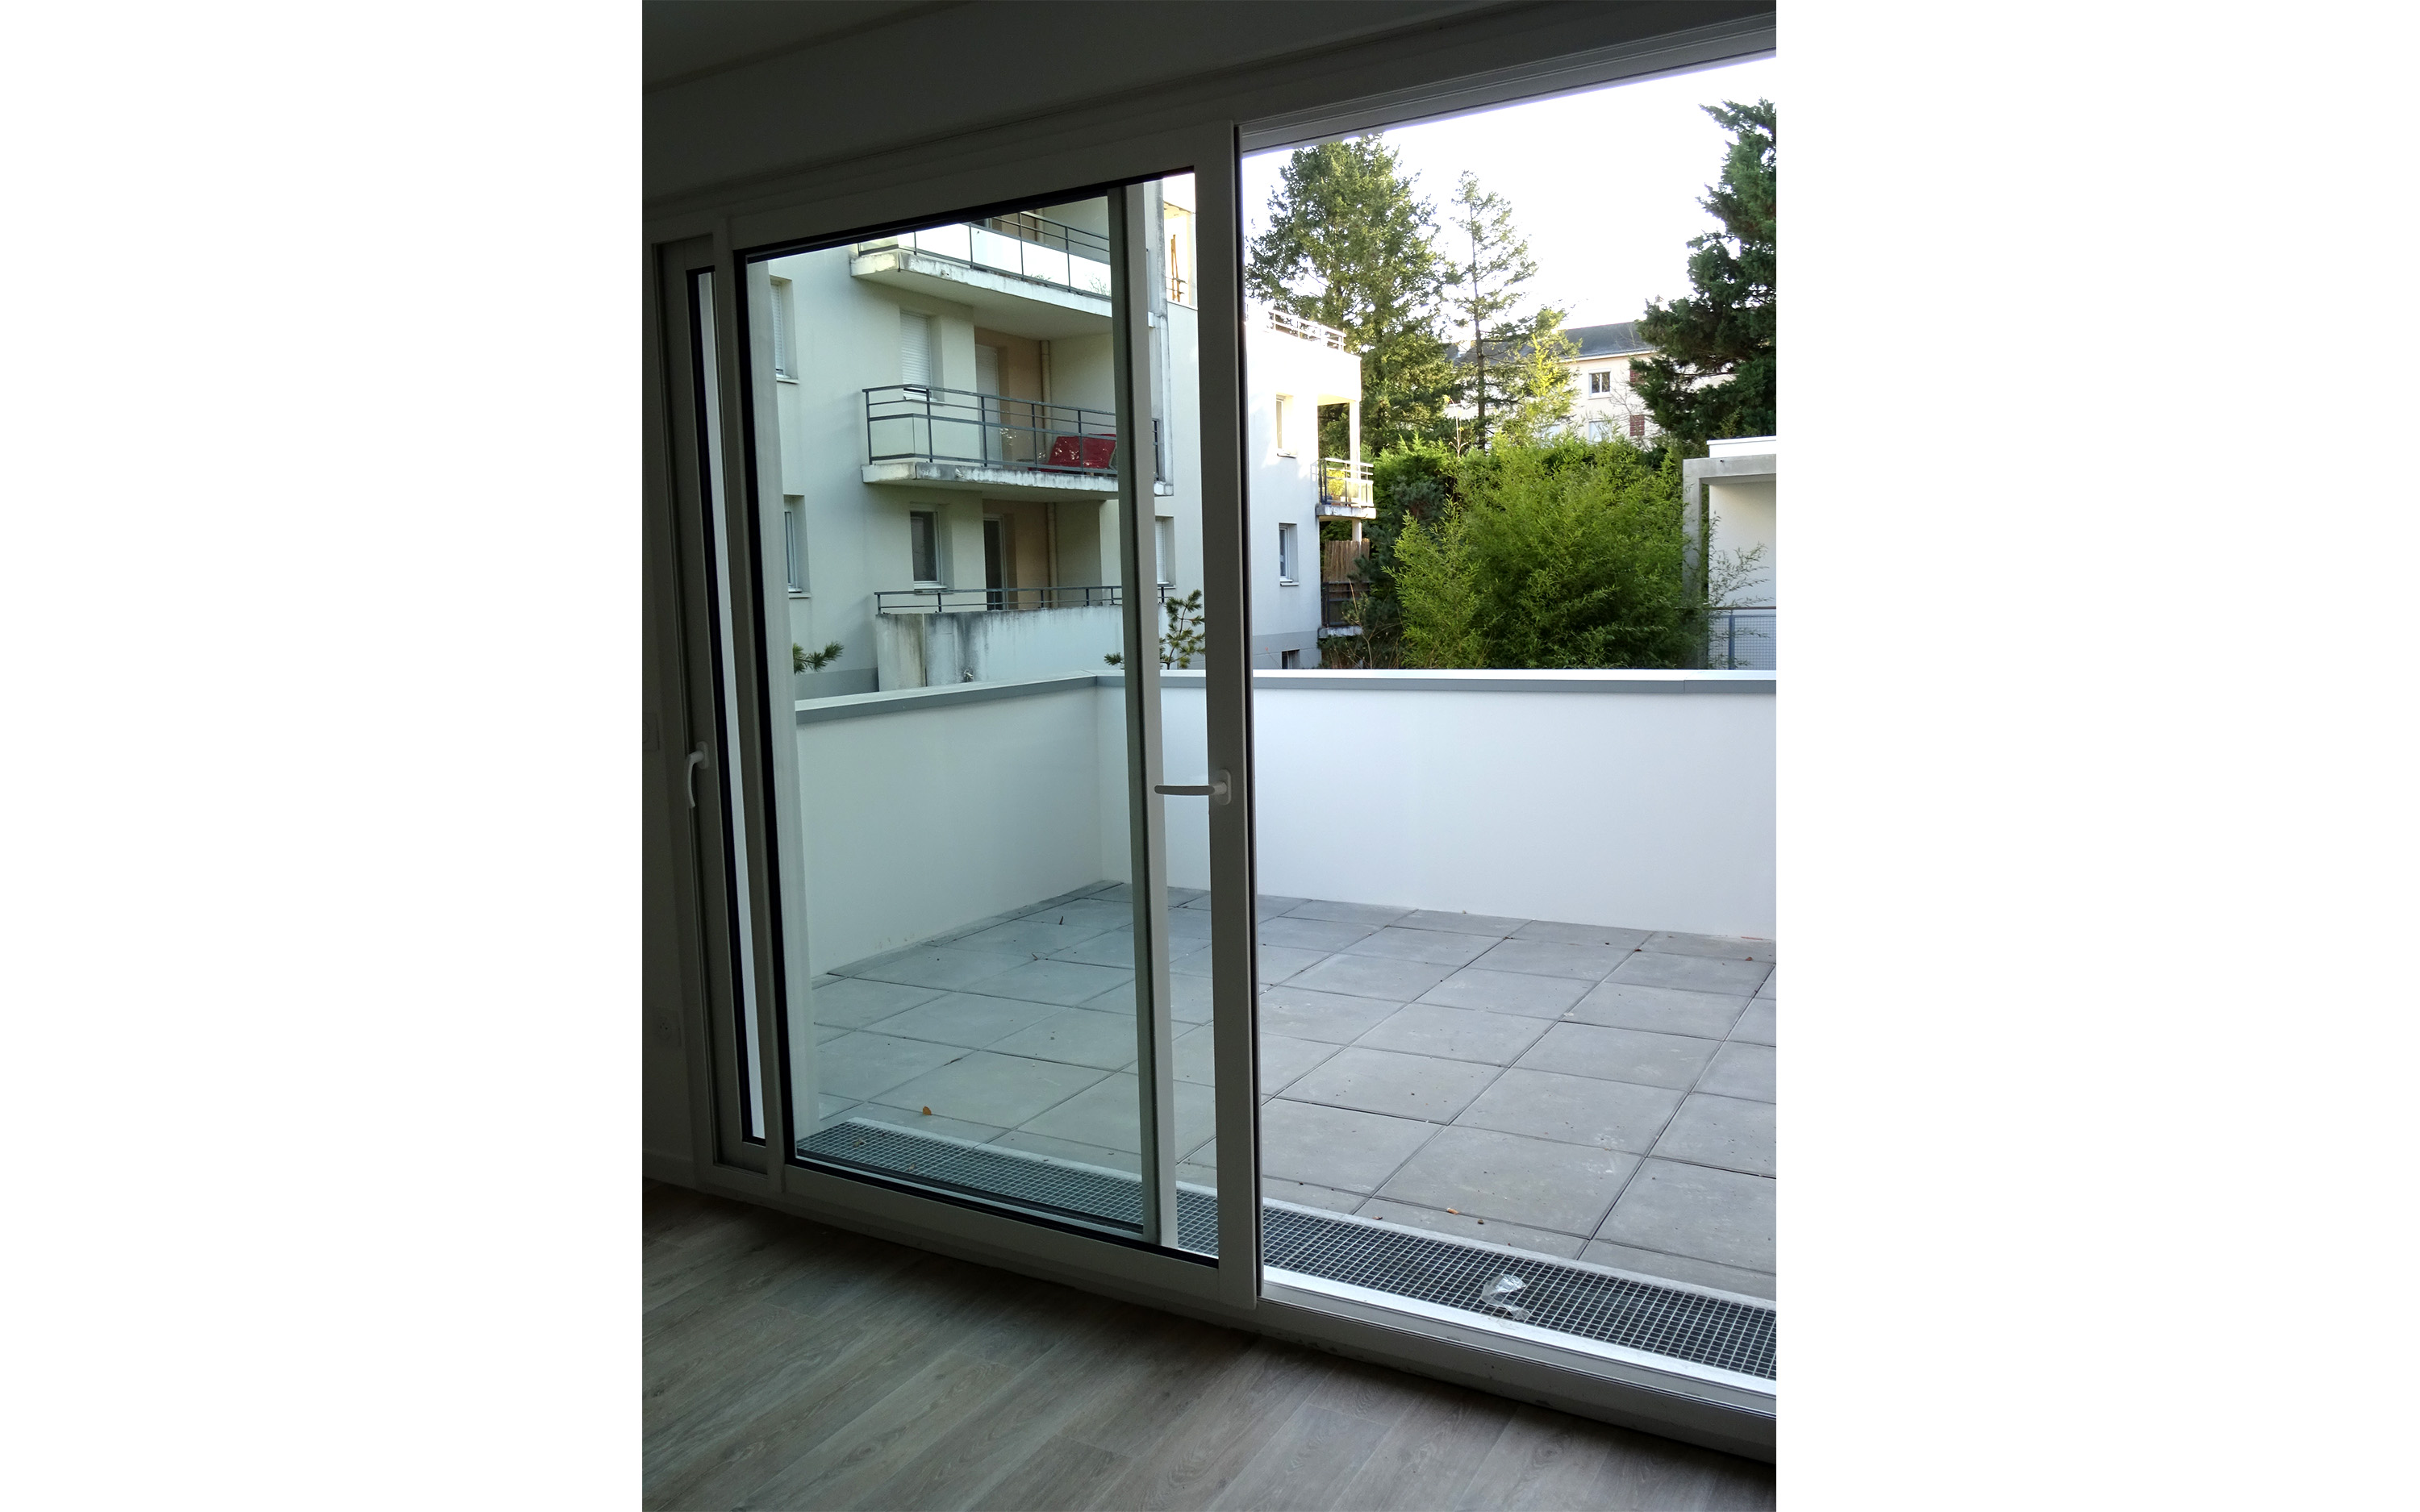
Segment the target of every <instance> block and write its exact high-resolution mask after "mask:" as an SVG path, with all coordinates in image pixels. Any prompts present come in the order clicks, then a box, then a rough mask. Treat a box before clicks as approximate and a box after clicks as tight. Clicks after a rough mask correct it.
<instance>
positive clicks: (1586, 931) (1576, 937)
mask: <svg viewBox="0 0 2420 1512" xmlns="http://www.w3.org/2000/svg"><path fill="white" fill-rule="evenodd" d="M1512 933H1513V937H1514V938H1516V939H1523V940H1544V941H1545V942H1547V943H1549V944H1552V945H1598V946H1606V947H1609V948H1610V949H1616V950H1628V949H1634V948H1636V947H1637V946H1639V945H1642V944H1644V943H1646V940H1647V936H1648V935H1649V934H1651V933H1653V931H1652V930H1643V929H1617V928H1615V927H1614V926H1613V925H1611V924H1561V923H1557V922H1555V921H1554V920H1552V919H1544V918H1541V919H1536V920H1533V921H1531V922H1529V923H1527V924H1524V925H1522V926H1521V927H1520V928H1519V929H1517V930H1514V931H1513V932H1512Z"/></svg>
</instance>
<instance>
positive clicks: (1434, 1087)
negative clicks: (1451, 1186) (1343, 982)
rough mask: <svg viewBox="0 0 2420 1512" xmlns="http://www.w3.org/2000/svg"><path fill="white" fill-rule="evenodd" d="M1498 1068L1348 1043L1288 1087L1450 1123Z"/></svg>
mask: <svg viewBox="0 0 2420 1512" xmlns="http://www.w3.org/2000/svg"><path fill="white" fill-rule="evenodd" d="M1499 1073H1500V1072H1499V1069H1498V1068H1497V1067H1495V1066H1488V1065H1479V1064H1474V1063H1473V1062H1470V1061H1467V1060H1445V1059H1441V1058H1439V1057H1435V1056H1411V1055H1404V1054H1403V1053H1402V1052H1400V1051H1394V1050H1367V1049H1364V1048H1362V1047H1361V1046H1359V1045H1351V1046H1347V1047H1346V1048H1344V1049H1342V1050H1339V1051H1338V1052H1336V1054H1335V1055H1333V1056H1330V1057H1328V1058H1327V1059H1326V1060H1325V1061H1322V1062H1321V1063H1320V1065H1319V1067H1318V1068H1317V1069H1316V1070H1314V1071H1312V1072H1310V1073H1309V1074H1307V1075H1305V1076H1303V1077H1302V1078H1301V1079H1300V1080H1298V1081H1296V1082H1295V1084H1294V1085H1293V1086H1291V1087H1289V1088H1286V1089H1285V1096H1286V1097H1287V1098H1289V1099H1291V1100H1292V1101H1294V1102H1296V1103H1326V1104H1327V1105H1328V1106H1330V1107H1340V1108H1356V1109H1358V1110H1360V1111H1361V1112H1363V1113H1385V1114H1388V1115H1390V1116H1392V1117H1394V1118H1398V1119H1427V1120H1428V1121H1429V1122H1431V1123H1446V1122H1449V1121H1450V1120H1451V1119H1452V1118H1453V1116H1454V1115H1455V1114H1457V1113H1460V1112H1461V1111H1462V1110H1463V1109H1464V1108H1466V1107H1468V1106H1469V1105H1470V1100H1471V1099H1472V1098H1475V1097H1477V1096H1478V1095H1479V1094H1480V1093H1481V1092H1482V1091H1485V1090H1486V1089H1487V1086H1488V1084H1489V1083H1490V1082H1493V1081H1494V1080H1496V1078H1497V1075H1498V1074H1499Z"/></svg>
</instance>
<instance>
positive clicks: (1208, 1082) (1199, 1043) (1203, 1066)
mask: <svg viewBox="0 0 2420 1512" xmlns="http://www.w3.org/2000/svg"><path fill="white" fill-rule="evenodd" d="M1175 1029H1176V1079H1177V1080H1178V1081H1180V1082H1198V1083H1200V1084H1201V1085H1202V1086H1203V1087H1216V1086H1217V1085H1218V1037H1217V1036H1216V1035H1214V1034H1212V1033H1211V1032H1210V1026H1208V1025H1207V1024H1197V1025H1190V1026H1187V1025H1185V1024H1178V1025H1176V1026H1175ZM1140 1058H1141V1057H1139V1056H1135V1055H1128V1056H1127V1057H1126V1058H1125V1066H1124V1067H1123V1068H1122V1069H1124V1070H1126V1071H1132V1070H1134V1068H1135V1062H1136V1061H1137V1060H1139V1059H1140Z"/></svg>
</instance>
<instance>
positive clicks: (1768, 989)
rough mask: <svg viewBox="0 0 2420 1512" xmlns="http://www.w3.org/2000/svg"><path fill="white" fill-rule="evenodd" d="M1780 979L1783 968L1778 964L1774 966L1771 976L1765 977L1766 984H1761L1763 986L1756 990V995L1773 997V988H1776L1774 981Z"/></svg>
mask: <svg viewBox="0 0 2420 1512" xmlns="http://www.w3.org/2000/svg"><path fill="white" fill-rule="evenodd" d="M1779 980H1781V968H1780V967H1779V966H1776V967H1774V968H1773V975H1771V976H1769V977H1767V978H1765V979H1764V985H1763V986H1761V987H1759V988H1758V989H1757V990H1756V995H1758V996H1759V997H1771V996H1773V995H1774V990H1773V989H1774V983H1776V982H1777V981H1779Z"/></svg>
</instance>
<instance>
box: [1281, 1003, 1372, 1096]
mask: <svg viewBox="0 0 2420 1512" xmlns="http://www.w3.org/2000/svg"><path fill="white" fill-rule="evenodd" d="M1402 1006H1403V1005H1402V1004H1401V1003H1400V1002H1394V1003H1389V1002H1381V1001H1377V1000H1375V999H1373V998H1368V997H1356V996H1353V995H1350V994H1348V993H1323V992H1315V991H1313V990H1311V989H1310V988H1307V987H1303V986H1300V985H1297V984H1295V983H1291V982H1290V983H1288V984H1287V985H1285V986H1282V987H1271V988H1269V989H1268V990H1267V991H1265V992H1264V993H1262V994H1261V1033H1263V1034H1264V1035H1269V1034H1278V1035H1283V1036H1285V1037H1286V1038H1288V1039H1293V1040H1324V1041H1327V1042H1328V1043H1329V1044H1351V1043H1352V1042H1353V1041H1356V1040H1358V1039H1359V1038H1361V1037H1362V1036H1363V1035H1365V1034H1367V1033H1369V1032H1370V1031H1371V1030H1372V1029H1374V1028H1376V1027H1377V1026H1379V1025H1380V1024H1382V1023H1384V1022H1385V1021H1386V1019H1387V1017H1388V1015H1389V1014H1391V1013H1393V1012H1394V1011H1395V1010H1396V1009H1398V1008H1400V1007H1402ZM1262 1090H1264V1091H1266V1090H1268V1088H1262Z"/></svg>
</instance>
